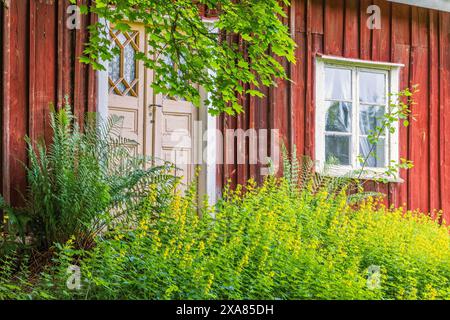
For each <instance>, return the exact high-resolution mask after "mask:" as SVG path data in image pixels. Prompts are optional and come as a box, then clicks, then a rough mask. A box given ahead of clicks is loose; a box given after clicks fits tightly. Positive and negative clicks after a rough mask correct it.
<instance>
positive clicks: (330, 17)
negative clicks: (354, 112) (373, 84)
mask: <svg viewBox="0 0 450 320" xmlns="http://www.w3.org/2000/svg"><path fill="white" fill-rule="evenodd" d="M372 4H376V5H378V6H380V8H381V15H382V28H381V30H376V29H375V30H370V29H368V28H367V27H366V21H367V18H368V17H369V15H368V14H367V13H366V10H367V7H368V6H369V5H372ZM289 23H290V25H291V28H292V31H293V32H292V34H293V37H294V38H295V41H296V43H297V44H298V49H297V53H296V56H297V60H298V62H297V64H296V65H292V66H289V72H290V76H291V79H292V80H293V82H292V83H290V82H288V81H279V82H278V87H277V88H274V89H270V90H269V91H268V92H267V97H266V98H265V99H255V98H248V97H246V98H244V101H245V107H246V113H245V114H242V115H239V116H238V117H236V118H234V117H229V116H226V117H222V118H221V119H220V120H219V127H220V128H221V129H222V130H224V129H227V128H244V129H247V128H256V129H259V128H269V129H271V128H275V129H279V130H280V131H281V133H282V135H283V140H284V142H285V143H286V145H287V146H290V147H292V145H293V144H295V145H296V146H297V148H298V152H299V153H300V154H305V155H309V156H311V157H312V156H313V155H314V109H315V108H314V105H315V103H314V95H315V92H314V77H315V76H314V73H315V70H314V69H315V66H314V61H315V56H316V54H317V53H323V54H328V55H336V56H342V57H348V58H358V59H365V60H374V61H389V62H396V63H403V64H405V68H403V69H402V71H401V88H406V87H411V86H412V85H414V84H418V85H419V86H420V92H419V93H418V94H417V95H416V97H415V99H416V101H417V102H418V104H417V105H415V106H413V108H412V110H413V114H414V117H415V118H416V121H413V122H412V124H411V126H410V127H409V128H402V129H401V132H400V147H401V151H400V152H401V157H404V158H407V159H410V160H412V161H413V162H414V164H415V168H414V169H412V170H409V171H402V172H401V177H402V178H403V179H404V180H405V183H402V184H396V183H391V184H389V185H374V184H372V186H371V187H372V188H374V189H376V190H379V191H382V192H384V193H385V194H387V202H388V203H389V204H394V205H396V206H400V205H403V204H406V205H407V207H408V208H411V209H421V210H423V211H425V212H430V211H432V210H434V209H443V210H444V212H445V215H446V216H445V217H446V220H447V221H450V144H449V142H450V14H449V13H445V12H438V11H435V10H428V9H423V8H418V7H412V6H407V5H403V4H396V3H391V2H388V1H386V0H361V1H355V0H293V1H292V8H291V9H290V12H289ZM260 169H261V166H260V165H250V164H246V165H224V166H220V168H219V169H218V184H219V187H221V186H223V184H224V183H226V182H227V181H228V180H231V183H232V184H236V183H244V182H245V181H246V180H247V179H249V178H250V177H255V178H256V179H257V180H260V179H261V177H260V175H259V173H260Z"/></svg>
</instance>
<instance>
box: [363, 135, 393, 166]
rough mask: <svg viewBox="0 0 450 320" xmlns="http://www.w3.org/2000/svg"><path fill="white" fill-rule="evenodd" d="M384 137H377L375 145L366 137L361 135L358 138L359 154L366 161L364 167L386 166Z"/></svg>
mask: <svg viewBox="0 0 450 320" xmlns="http://www.w3.org/2000/svg"><path fill="white" fill-rule="evenodd" d="M385 148H386V142H385V139H379V141H378V144H377V145H373V144H371V143H370V142H369V140H368V139H367V138H364V137H361V138H360V140H359V154H360V155H361V157H362V158H363V159H364V160H365V159H366V158H367V161H366V165H365V167H369V168H384V167H385V166H386V159H385V152H384V151H385Z"/></svg>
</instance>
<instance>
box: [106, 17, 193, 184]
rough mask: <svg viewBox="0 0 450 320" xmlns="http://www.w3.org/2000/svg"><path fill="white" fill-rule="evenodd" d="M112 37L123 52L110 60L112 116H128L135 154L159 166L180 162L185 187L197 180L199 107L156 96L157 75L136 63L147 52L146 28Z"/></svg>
mask: <svg viewBox="0 0 450 320" xmlns="http://www.w3.org/2000/svg"><path fill="white" fill-rule="evenodd" d="M110 36H111V41H112V42H113V44H114V45H115V46H117V47H119V48H120V50H121V53H120V55H118V56H116V57H114V59H113V60H112V61H110V62H109V68H108V82H109V99H108V113H109V115H113V114H115V115H117V116H119V117H121V118H122V122H121V125H122V127H121V134H122V136H123V137H125V138H128V139H130V140H132V141H134V143H133V144H132V145H130V149H131V150H132V152H133V153H134V154H142V155H146V156H151V157H153V158H154V159H155V161H154V163H155V164H158V163H162V162H164V161H168V162H171V163H173V164H175V166H176V168H177V169H176V170H175V173H176V175H177V176H179V177H182V183H183V185H182V187H181V189H184V187H185V186H186V185H187V184H189V183H190V182H192V180H193V179H194V176H195V158H196V157H195V152H196V149H197V148H199V146H198V145H199V144H198V143H197V142H196V141H197V140H198V138H199V137H197V136H196V134H195V121H196V120H197V119H198V111H197V108H195V107H194V106H193V105H192V104H191V103H189V102H186V101H183V100H182V99H177V98H168V97H164V96H162V95H156V96H155V95H153V91H152V89H151V82H152V81H153V73H152V71H151V70H147V69H146V68H145V67H144V65H143V63H142V62H137V61H136V59H135V55H136V53H137V52H138V50H139V51H143V52H147V50H146V45H147V42H146V34H145V28H144V26H143V25H139V24H131V31H128V32H120V31H117V30H114V28H113V27H111V31H110Z"/></svg>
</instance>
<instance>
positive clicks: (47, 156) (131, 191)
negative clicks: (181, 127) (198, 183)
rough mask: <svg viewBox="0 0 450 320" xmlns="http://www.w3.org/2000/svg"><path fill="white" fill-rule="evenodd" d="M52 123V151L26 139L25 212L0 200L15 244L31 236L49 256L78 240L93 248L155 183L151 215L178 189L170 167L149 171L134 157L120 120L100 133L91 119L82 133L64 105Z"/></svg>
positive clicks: (144, 160) (110, 122)
mask: <svg viewBox="0 0 450 320" xmlns="http://www.w3.org/2000/svg"><path fill="white" fill-rule="evenodd" d="M50 120H51V128H52V130H53V137H52V144H51V145H50V146H49V147H48V148H47V147H46V145H45V143H44V142H38V143H35V142H34V141H31V140H30V139H28V138H27V139H26V140H27V144H28V157H29V165H27V166H26V172H27V178H28V185H29V189H28V192H27V194H26V196H25V202H26V207H25V208H11V207H9V206H7V205H6V203H5V202H4V201H3V199H2V198H1V197H0V209H6V212H7V218H8V220H9V226H8V230H9V235H10V237H11V238H13V239H15V237H16V236H18V235H20V236H21V237H22V238H23V237H24V235H25V231H28V232H31V234H30V235H31V237H32V239H33V240H34V241H35V244H36V247H37V248H38V249H40V250H47V249H48V248H49V247H51V246H52V245H53V243H55V242H56V243H65V242H66V241H67V240H68V239H69V237H71V236H75V239H76V241H77V244H78V245H79V246H81V247H89V246H90V245H91V242H92V240H93V238H94V237H95V235H96V234H98V233H99V232H100V231H102V230H104V229H105V227H108V226H110V225H111V224H113V223H114V222H115V221H117V220H118V219H120V220H121V221H123V220H124V219H126V218H131V217H132V216H131V213H133V212H137V211H133V208H135V207H136V206H139V205H140V202H141V201H142V200H143V199H145V198H146V197H147V196H148V191H149V190H148V186H149V185H150V184H153V183H155V182H157V183H158V188H157V193H158V194H157V196H158V199H159V201H158V202H157V203H156V205H157V206H155V207H154V208H153V209H154V210H160V208H161V207H162V206H164V204H165V203H166V201H165V199H166V195H167V194H168V193H170V192H171V190H172V189H173V185H174V183H175V181H174V180H175V178H174V177H173V176H172V175H170V174H169V171H170V170H171V166H170V165H163V166H157V167H149V168H146V165H148V162H149V159H147V158H143V157H137V156H133V155H132V154H131V153H130V151H129V147H130V145H133V144H135V142H133V141H130V140H126V139H124V138H122V137H121V136H120V126H119V122H120V121H121V119H119V118H117V117H116V118H111V119H109V120H108V121H107V122H106V123H105V124H104V125H102V126H101V127H100V129H99V128H98V126H97V119H94V118H92V117H91V118H89V119H88V121H87V122H86V123H85V125H84V130H83V131H82V130H81V129H80V126H79V124H78V121H77V119H75V118H74V116H73V115H72V112H71V109H70V106H69V105H65V107H64V108H62V109H61V110H60V111H52V112H51V119H50ZM26 227H27V228H26Z"/></svg>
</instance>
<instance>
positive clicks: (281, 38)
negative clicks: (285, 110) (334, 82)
mask: <svg viewBox="0 0 450 320" xmlns="http://www.w3.org/2000/svg"><path fill="white" fill-rule="evenodd" d="M72 1H73V2H76V0H72ZM288 5H289V0H282V1H278V0H239V1H235V0H198V1H194V0H176V1H167V0H97V1H96V2H95V5H92V6H90V7H88V6H84V7H82V8H81V9H82V10H81V11H82V12H83V13H87V12H92V13H94V14H96V15H98V17H99V18H100V22H98V23H96V24H93V25H91V26H89V30H90V34H91V36H90V40H89V43H88V44H87V47H86V49H85V51H84V56H83V57H82V58H81V61H82V62H84V63H88V64H92V65H93V66H94V68H96V69H104V68H105V67H104V66H103V65H102V63H101V62H102V61H109V60H111V59H112V58H113V56H114V54H117V53H118V52H117V51H116V50H115V49H112V48H111V40H110V38H109V27H108V25H109V26H110V27H112V28H115V29H118V30H121V31H126V30H129V29H130V25H129V24H128V22H125V21H129V22H139V23H142V24H144V25H145V29H146V33H147V34H148V52H140V53H139V54H138V59H140V60H141V61H143V63H144V64H145V66H146V67H147V68H149V69H152V70H153V71H154V73H155V78H154V81H153V84H152V86H153V89H154V90H155V92H156V93H162V94H165V95H169V96H178V97H183V98H185V99H186V100H188V101H191V102H193V103H194V104H195V105H197V106H198V105H200V93H199V90H198V86H201V87H202V88H204V89H205V90H206V91H207V92H209V93H210V94H209V98H208V99H207V100H206V101H205V103H206V105H207V106H208V109H209V112H210V113H212V114H219V113H221V112H226V113H228V114H235V113H240V112H242V111H243V109H242V105H240V103H239V98H238V97H239V95H242V94H249V95H251V96H259V97H262V96H263V93H262V92H261V89H262V88H264V87H270V86H274V85H275V80H276V79H277V78H279V79H287V73H286V70H285V69H284V67H283V65H282V63H281V61H282V60H283V59H286V60H287V61H288V62H291V63H294V62H295V56H294V50H295V42H294V41H293V40H292V38H291V36H290V33H289V28H288V26H287V25H286V23H284V21H285V20H286V17H287V15H286V12H285V8H286V7H287V6H288ZM200 6H207V7H208V8H209V9H211V10H214V11H215V12H217V18H216V19H214V22H210V23H205V21H204V20H203V18H202V16H201V13H200V9H199V7H200ZM104 21H107V22H108V23H106V24H105V23H104Z"/></svg>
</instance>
